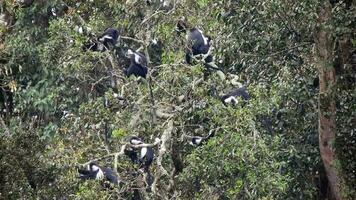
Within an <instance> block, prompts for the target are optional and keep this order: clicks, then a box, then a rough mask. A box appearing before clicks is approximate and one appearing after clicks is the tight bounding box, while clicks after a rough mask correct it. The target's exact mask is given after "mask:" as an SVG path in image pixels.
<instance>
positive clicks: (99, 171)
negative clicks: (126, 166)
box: [78, 163, 119, 185]
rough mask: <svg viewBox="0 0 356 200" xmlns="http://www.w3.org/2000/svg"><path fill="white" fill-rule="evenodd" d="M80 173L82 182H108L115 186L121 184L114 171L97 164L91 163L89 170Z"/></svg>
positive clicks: (81, 170)
mask: <svg viewBox="0 0 356 200" xmlns="http://www.w3.org/2000/svg"><path fill="white" fill-rule="evenodd" d="M78 172H79V174H80V176H79V178H80V179H82V180H89V179H95V180H106V181H109V182H110V183H113V184H114V185H118V184H119V179H118V177H117V175H116V173H115V172H114V171H113V170H111V169H110V168H107V167H100V166H98V165H97V164H95V163H90V164H89V165H88V169H87V170H83V169H79V170H78Z"/></svg>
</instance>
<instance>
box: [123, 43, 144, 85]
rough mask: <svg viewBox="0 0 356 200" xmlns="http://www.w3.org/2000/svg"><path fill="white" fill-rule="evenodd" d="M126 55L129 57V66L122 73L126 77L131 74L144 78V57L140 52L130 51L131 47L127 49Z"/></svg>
mask: <svg viewBox="0 0 356 200" xmlns="http://www.w3.org/2000/svg"><path fill="white" fill-rule="evenodd" d="M126 56H127V57H129V58H130V66H129V67H128V68H127V69H124V74H125V75H126V76H127V77H130V76H131V75H132V74H133V75H135V76H140V77H142V78H146V75H147V72H148V69H147V59H146V57H145V56H144V55H143V54H142V53H139V52H135V51H132V50H131V49H129V50H127V55H126Z"/></svg>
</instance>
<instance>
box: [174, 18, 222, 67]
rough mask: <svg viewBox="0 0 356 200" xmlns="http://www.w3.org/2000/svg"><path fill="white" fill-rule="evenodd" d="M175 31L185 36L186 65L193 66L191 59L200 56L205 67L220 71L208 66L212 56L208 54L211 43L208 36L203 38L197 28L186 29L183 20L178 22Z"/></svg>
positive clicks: (186, 26)
mask: <svg viewBox="0 0 356 200" xmlns="http://www.w3.org/2000/svg"><path fill="white" fill-rule="evenodd" d="M177 31H178V33H179V34H180V33H185V34H186V40H187V42H188V48H187V49H186V54H185V60H186V62H187V63H188V64H190V65H191V64H193V62H192V58H193V57H194V56H198V55H202V56H203V57H204V58H205V59H204V65H205V67H207V68H211V69H216V70H220V69H219V68H216V67H214V66H211V65H210V64H209V63H212V62H213V56H212V55H211V54H210V47H211V42H212V40H211V37H210V36H205V35H204V34H203V32H202V31H201V30H200V29H198V28H195V27H193V28H188V25H187V24H186V22H185V18H182V19H179V20H178V23H177Z"/></svg>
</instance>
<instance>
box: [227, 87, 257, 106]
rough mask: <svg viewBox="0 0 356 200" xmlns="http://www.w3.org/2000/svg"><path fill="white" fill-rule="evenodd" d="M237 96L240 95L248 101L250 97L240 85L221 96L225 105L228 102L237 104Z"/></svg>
mask: <svg viewBox="0 0 356 200" xmlns="http://www.w3.org/2000/svg"><path fill="white" fill-rule="evenodd" d="M238 97H241V98H242V99H243V100H244V101H248V100H249V99H250V95H249V94H248V93H247V90H246V88H245V87H240V88H238V89H235V90H233V91H231V92H229V93H228V94H225V95H223V96H221V97H220V98H221V101H222V103H223V104H224V105H225V106H227V105H228V104H231V105H237V104H238V99H237V98H238Z"/></svg>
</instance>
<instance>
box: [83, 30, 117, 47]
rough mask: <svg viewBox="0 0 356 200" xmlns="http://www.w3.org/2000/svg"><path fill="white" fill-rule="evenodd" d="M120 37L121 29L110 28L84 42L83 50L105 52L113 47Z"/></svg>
mask: <svg viewBox="0 0 356 200" xmlns="http://www.w3.org/2000/svg"><path fill="white" fill-rule="evenodd" d="M118 39H119V31H118V30H116V29H113V28H108V29H106V31H105V32H104V33H103V34H102V35H101V36H100V37H98V38H95V36H94V37H93V38H91V39H89V40H88V41H87V42H85V43H84V46H83V50H84V51H86V50H91V51H100V52H104V51H105V50H107V49H110V48H111V47H114V46H115V45H116V43H117V40H118Z"/></svg>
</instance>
